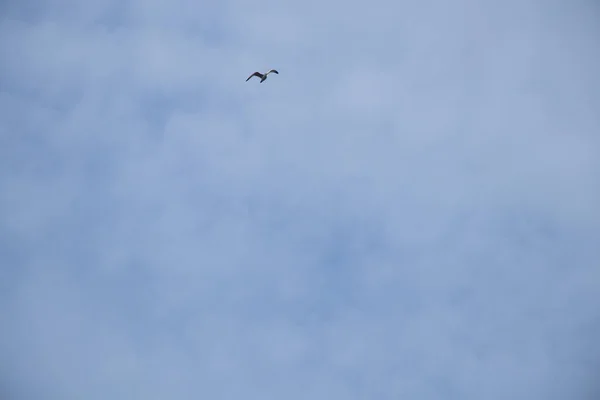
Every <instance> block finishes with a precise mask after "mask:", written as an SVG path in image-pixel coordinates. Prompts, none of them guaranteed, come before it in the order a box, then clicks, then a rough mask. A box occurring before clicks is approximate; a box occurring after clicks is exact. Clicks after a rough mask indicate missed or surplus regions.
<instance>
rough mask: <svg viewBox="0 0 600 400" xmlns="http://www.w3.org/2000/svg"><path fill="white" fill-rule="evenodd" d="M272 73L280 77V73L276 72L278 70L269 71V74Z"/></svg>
mask: <svg viewBox="0 0 600 400" xmlns="http://www.w3.org/2000/svg"><path fill="white" fill-rule="evenodd" d="M271 72H273V73H275V74H277V75H279V72H277V70H276V69H272V70H270V71H269V74H270V73H271Z"/></svg>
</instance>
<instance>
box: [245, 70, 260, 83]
mask: <svg viewBox="0 0 600 400" xmlns="http://www.w3.org/2000/svg"><path fill="white" fill-rule="evenodd" d="M253 76H258V77H259V78H262V77H263V74H261V73H260V72H255V73H253V74H252V75H250V76H249V77H248V79H246V82H248V80H249V79H250V78H252V77H253Z"/></svg>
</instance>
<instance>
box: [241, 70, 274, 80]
mask: <svg viewBox="0 0 600 400" xmlns="http://www.w3.org/2000/svg"><path fill="white" fill-rule="evenodd" d="M271 72H273V73H274V74H278V75H279V72H277V70H274V69H272V70H270V71H269V72H267V73H265V74H261V73H260V72H255V73H253V74H252V75H250V76H249V77H248V79H246V82H248V81H249V80H250V78H252V77H253V76H256V77H259V78H260V83H263V82H264V81H265V79H267V75H269V74H270V73H271Z"/></svg>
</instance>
